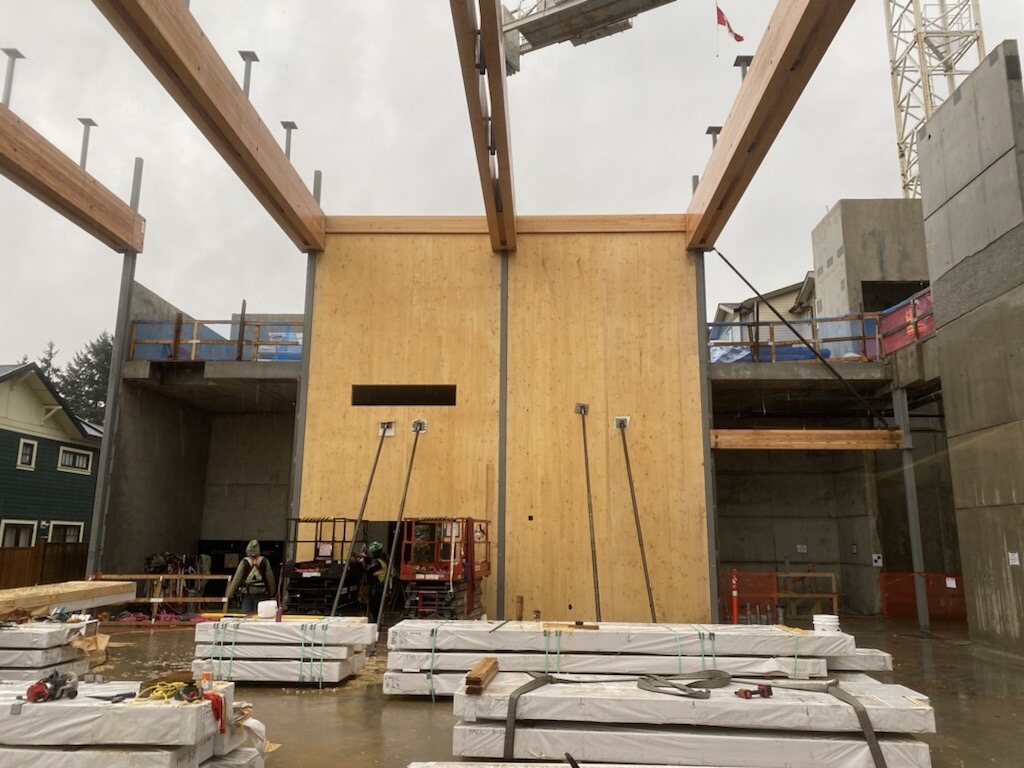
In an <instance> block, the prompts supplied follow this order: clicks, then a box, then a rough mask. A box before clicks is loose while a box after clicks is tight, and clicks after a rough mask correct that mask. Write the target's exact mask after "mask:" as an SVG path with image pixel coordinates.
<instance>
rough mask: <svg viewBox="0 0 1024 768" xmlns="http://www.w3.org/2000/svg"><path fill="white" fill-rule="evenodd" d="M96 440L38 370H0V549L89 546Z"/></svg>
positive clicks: (98, 433)
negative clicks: (42, 544)
mask: <svg viewBox="0 0 1024 768" xmlns="http://www.w3.org/2000/svg"><path fill="white" fill-rule="evenodd" d="M102 434H103V433H102V430H101V429H100V428H99V427H97V426H95V425H93V424H89V423H88V422H86V421H83V420H81V419H79V418H78V417H76V416H75V415H74V414H73V413H72V412H71V411H70V409H69V408H68V407H67V405H66V404H65V403H64V401H63V400H62V399H61V397H60V395H59V394H58V393H57V390H55V389H54V388H53V385H52V384H51V383H50V382H49V380H48V379H47V378H46V376H44V375H43V372H42V371H41V370H40V369H39V367H38V366H37V365H35V364H34V363H25V364H24V365H0V546H2V547H31V546H35V545H36V544H38V543H40V542H41V541H43V540H46V541H50V542H54V543H57V542H60V543H65V542H69V543H70V542H85V541H88V538H89V524H90V522H91V519H92V506H93V498H94V496H95V494H96V476H97V473H98V472H99V453H100V440H101V437H102Z"/></svg>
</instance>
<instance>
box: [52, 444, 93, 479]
mask: <svg viewBox="0 0 1024 768" xmlns="http://www.w3.org/2000/svg"><path fill="white" fill-rule="evenodd" d="M57 469H59V470H60V471H61V472H77V473H78V474H80V475H88V474H91V473H92V454H91V453H89V451H76V450H75V449H74V448H67V447H65V446H63V445H62V446H61V447H60V458H59V459H58V460H57Z"/></svg>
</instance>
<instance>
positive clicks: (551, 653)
mask: <svg viewBox="0 0 1024 768" xmlns="http://www.w3.org/2000/svg"><path fill="white" fill-rule="evenodd" d="M487 657H494V658H495V659H497V662H498V668H499V670H500V671H502V672H537V673H560V674H577V675H624V676H636V675H673V674H682V673H688V672H691V671H694V670H706V669H718V670H721V671H724V672H728V673H729V674H732V675H736V676H744V677H763V678H792V679H799V680H805V679H814V678H825V677H826V676H828V675H829V674H831V673H832V672H839V671H856V672H859V671H876V670H877V671H886V665H888V669H889V670H891V668H892V657H890V656H889V655H888V654H884V653H882V652H880V651H871V650H863V649H858V648H857V647H856V642H855V640H854V638H853V637H852V636H850V635H847V634H843V633H839V632H832V633H816V632H809V631H806V630H802V629H793V628H790V627H783V626H761V625H754V626H747V625H713V624H712V625H708V624H619V623H611V622H604V623H601V624H596V623H560V622H496V621H491V622H488V621H441V620H422V619H409V620H406V621H402V622H400V623H399V624H396V625H395V626H394V627H392V628H391V630H390V631H389V633H388V659H387V671H386V672H385V675H384V693H386V694H396V695H412V696H428V695H430V696H452V695H453V694H454V693H455V691H456V690H457V689H458V687H459V686H460V685H461V683H462V680H463V678H464V677H465V674H466V672H468V671H469V670H470V669H471V668H472V667H473V666H474V665H475V664H477V663H478V662H480V661H481V660H482V659H484V658H487Z"/></svg>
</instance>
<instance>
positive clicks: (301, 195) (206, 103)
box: [93, 0, 326, 251]
mask: <svg viewBox="0 0 1024 768" xmlns="http://www.w3.org/2000/svg"><path fill="white" fill-rule="evenodd" d="M93 3H94V4H95V5H96V7H97V8H99V9H100V11H101V12H102V13H103V15H104V16H106V17H107V19H108V20H109V21H110V23H111V24H112V25H113V27H114V29H116V30H117V32H118V34H120V35H121V37H123V38H124V40H125V42H126V43H128V45H129V46H130V47H131V48H132V50H134V51H135V53H136V55H138V57H139V58H140V59H141V60H142V61H143V63H145V65H146V66H147V67H148V68H149V70H150V72H152V73H153V74H154V75H155V76H156V78H157V79H158V80H159V81H160V83H161V84H162V85H163V86H164V88H166V89H167V92H168V93H169V94H170V95H171V96H172V97H173V98H174V100H175V101H177V102H178V105H179V106H180V107H181V108H182V109H183V110H184V111H185V113H186V114H187V115H188V116H189V117H190V118H191V119H192V122H194V123H195V124H196V126H197V127H198V128H199V130H200V131H202V133H203V135H204V136H206V138H207V139H208V140H209V142H210V143H211V144H212V145H213V147H214V148H215V149H216V150H217V151H218V152H219V153H220V155H221V157H223V158H224V159H225V160H226V161H227V163H228V165H230V166H231V168H232V169H234V171H235V173H237V174H238V176H239V178H240V179H241V180H242V182H243V183H244V184H245V185H246V186H247V187H248V188H249V191H251V192H252V193H253V194H254V195H255V196H256V199H257V200H259V201H260V203H261V204H262V205H263V207H264V208H266V209H267V211H268V212H269V213H270V215H271V216H273V217H274V220H275V221H276V222H277V223H278V224H279V225H280V227H281V228H282V229H283V230H284V231H285V234H287V235H288V237H290V238H291V240H292V242H294V243H295V245H297V246H298V247H299V248H301V249H302V250H307V251H309V250H313V251H322V250H323V248H324V242H325V237H326V236H325V234H324V213H323V211H322V210H321V209H320V205H319V204H318V203H317V202H316V200H315V199H314V197H313V195H312V193H311V192H310V191H309V189H308V188H307V187H306V185H305V184H303V182H302V179H301V178H300V177H299V174H298V172H296V170H295V168H294V167H293V166H292V164H291V162H290V161H289V160H288V158H287V157H285V154H284V151H283V150H282V149H281V147H280V145H279V144H278V143H277V141H276V140H275V139H274V137H273V136H272V135H271V133H270V130H269V129H268V128H267V126H266V125H265V124H264V122H263V121H262V120H261V119H260V116H259V114H258V113H257V112H256V109H255V108H254V107H253V106H252V104H251V103H250V101H249V99H248V98H246V96H245V94H244V93H243V92H242V89H241V87H240V86H239V85H238V83H237V82H236V81H235V79H234V77H232V76H231V72H230V71H228V68H227V66H226V65H225V64H224V61H223V60H222V59H221V58H220V56H219V55H218V54H217V51H216V50H214V47H213V45H212V44H211V43H210V41H209V40H207V39H206V36H205V35H204V34H203V30H202V29H201V28H200V27H199V24H198V23H197V22H196V20H195V19H194V18H193V17H192V15H191V14H190V13H189V12H188V9H187V7H186V5H185V3H184V2H181V1H180V0H177V2H173V1H171V0H93Z"/></svg>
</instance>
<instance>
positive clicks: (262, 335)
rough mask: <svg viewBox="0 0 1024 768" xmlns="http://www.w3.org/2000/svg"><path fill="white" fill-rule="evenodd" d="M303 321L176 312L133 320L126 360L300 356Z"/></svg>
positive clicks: (256, 359)
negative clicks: (171, 315) (195, 316)
mask: <svg viewBox="0 0 1024 768" xmlns="http://www.w3.org/2000/svg"><path fill="white" fill-rule="evenodd" d="M302 331H303V324H302V323H301V322H287V321H271V322H256V321H247V320H246V319H245V318H244V317H241V318H239V319H236V320H191V319H188V320H186V319H184V318H183V317H182V315H181V314H179V315H178V316H177V317H176V318H175V319H174V320H170V321H150V320H134V321H132V326H131V340H130V345H129V350H128V359H129V360H153V361H176V362H197V361H207V360H246V361H251V362H270V361H298V360H301V359H302Z"/></svg>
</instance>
